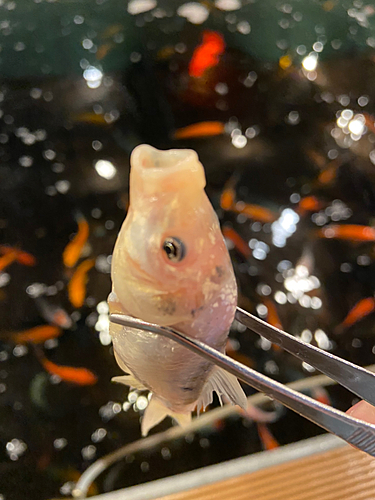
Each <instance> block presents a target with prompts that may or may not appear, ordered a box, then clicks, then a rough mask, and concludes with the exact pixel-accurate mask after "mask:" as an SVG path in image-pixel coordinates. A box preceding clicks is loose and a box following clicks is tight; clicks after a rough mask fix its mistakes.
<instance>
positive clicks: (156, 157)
mask: <svg viewBox="0 0 375 500" xmlns="http://www.w3.org/2000/svg"><path fill="white" fill-rule="evenodd" d="M205 184H206V180H205V174H204V169H203V166H202V164H201V163H200V162H199V160H198V156H197V154H196V153H195V152H194V151H192V150H177V149H174V150H173V149H172V150H169V151H158V150H157V149H154V148H152V147H151V146H147V145H142V146H138V147H137V148H136V149H135V150H134V151H133V153H132V156H131V172H130V205H129V210H128V214H127V216H126V219H125V222H124V224H123V226H122V228H121V230H120V233H119V235H118V238H117V242H116V244H115V249H114V252H113V259H112V284H113V288H112V293H111V294H110V296H109V298H108V302H109V307H110V311H111V313H120V314H121V313H122V314H127V315H130V316H134V317H137V318H141V319H142V320H144V321H150V322H152V323H158V324H159V325H162V326H172V327H174V328H176V329H177V330H179V331H181V332H184V333H185V334H187V335H189V336H190V337H194V338H196V339H199V340H201V341H204V342H206V343H207V344H209V345H211V346H212V347H214V348H216V349H217V350H219V351H221V352H224V351H225V345H226V342H227V337H228V332H229V328H230V325H231V323H232V321H233V318H234V314H235V309H236V303H237V287H236V281H235V277H234V273H233V268H232V264H231V261H230V258H229V254H228V251H227V248H226V246H225V242H224V239H223V236H222V234H221V231H220V226H219V222H218V219H217V216H216V214H215V212H214V210H213V208H212V205H211V204H210V202H209V200H208V198H207V195H206V194H205V191H204V187H205ZM110 333H111V335H112V339H113V347H114V352H115V356H116V360H117V363H118V364H119V366H120V368H121V369H122V370H123V371H124V372H126V373H127V374H128V375H124V376H121V377H115V378H114V380H115V381H116V382H121V383H124V384H126V385H129V386H131V387H135V388H139V389H149V390H150V391H151V392H152V393H153V395H152V397H151V400H150V403H149V405H148V407H147V408H146V410H145V413H144V416H143V419H142V434H143V435H146V434H147V433H148V431H149V430H150V429H151V428H152V427H153V426H155V425H157V424H158V423H159V422H161V421H162V420H163V419H164V418H165V417H166V416H167V415H169V416H171V417H173V418H174V419H175V420H177V422H178V423H179V424H181V425H185V424H187V423H188V422H189V421H190V419H191V413H192V411H193V410H194V409H195V408H196V407H197V409H198V410H200V409H202V408H203V409H204V408H205V407H206V406H207V405H208V404H210V403H211V402H212V398H213V391H215V392H216V393H217V394H218V396H219V399H220V400H221V398H222V397H223V398H224V399H225V400H229V401H230V402H232V403H234V404H238V405H239V406H241V407H243V408H246V397H245V394H244V393H243V391H242V389H241V386H240V385H239V382H238V380H237V379H236V378H235V377H234V376H233V375H230V374H228V373H227V372H225V371H224V370H222V369H221V368H218V367H214V365H213V364H212V363H210V362H208V361H206V360H205V359H203V358H201V357H200V356H199V355H197V354H193V353H191V352H189V351H188V350H187V349H186V348H185V347H182V346H180V345H178V344H176V343H175V342H173V341H172V340H169V339H166V338H162V337H160V336H158V335H154V334H151V333H147V332H144V331H142V330H138V329H134V328H128V327H121V326H119V325H115V324H111V326H110Z"/></svg>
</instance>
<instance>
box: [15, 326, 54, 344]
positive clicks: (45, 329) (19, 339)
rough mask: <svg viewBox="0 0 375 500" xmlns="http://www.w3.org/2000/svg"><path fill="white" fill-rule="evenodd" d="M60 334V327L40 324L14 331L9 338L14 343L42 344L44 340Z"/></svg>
mask: <svg viewBox="0 0 375 500" xmlns="http://www.w3.org/2000/svg"><path fill="white" fill-rule="evenodd" d="M61 334H62V330H61V328H58V327H57V326H52V325H41V326H36V327H34V328H30V329H29V330H24V331H22V332H14V333H12V334H11V339H12V341H13V342H15V343H16V344H26V343H28V342H30V343H32V344H42V343H44V342H45V341H46V340H49V339H55V338H56V337H59V336H60V335H61Z"/></svg>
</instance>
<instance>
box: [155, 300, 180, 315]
mask: <svg viewBox="0 0 375 500" xmlns="http://www.w3.org/2000/svg"><path fill="white" fill-rule="evenodd" d="M158 310H159V311H160V312H162V313H163V314H165V315H170V314H174V313H175V312H176V302H175V301H174V300H173V299H163V300H161V302H160V304H159V305H158Z"/></svg>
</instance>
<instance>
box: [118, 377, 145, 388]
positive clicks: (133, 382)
mask: <svg viewBox="0 0 375 500" xmlns="http://www.w3.org/2000/svg"><path fill="white" fill-rule="evenodd" d="M111 381H112V382H115V383H117V384H124V385H128V386H129V387H132V388H133V389H138V390H139V391H145V390H147V387H145V386H144V385H143V384H142V383H141V382H139V380H137V379H136V378H135V377H133V375H120V376H119V377H112V379H111Z"/></svg>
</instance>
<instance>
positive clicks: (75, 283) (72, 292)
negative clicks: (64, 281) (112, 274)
mask: <svg viewBox="0 0 375 500" xmlns="http://www.w3.org/2000/svg"><path fill="white" fill-rule="evenodd" d="M94 265H95V260H94V259H86V260H84V261H83V262H81V264H80V265H79V266H78V267H77V269H76V270H75V271H74V274H73V276H72V277H71V279H70V281H69V283H68V295H69V300H70V302H71V304H72V305H73V306H74V307H82V306H83V303H84V301H85V297H86V284H87V280H88V278H87V273H88V272H89V271H90V269H91V268H92V267H93V266H94Z"/></svg>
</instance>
